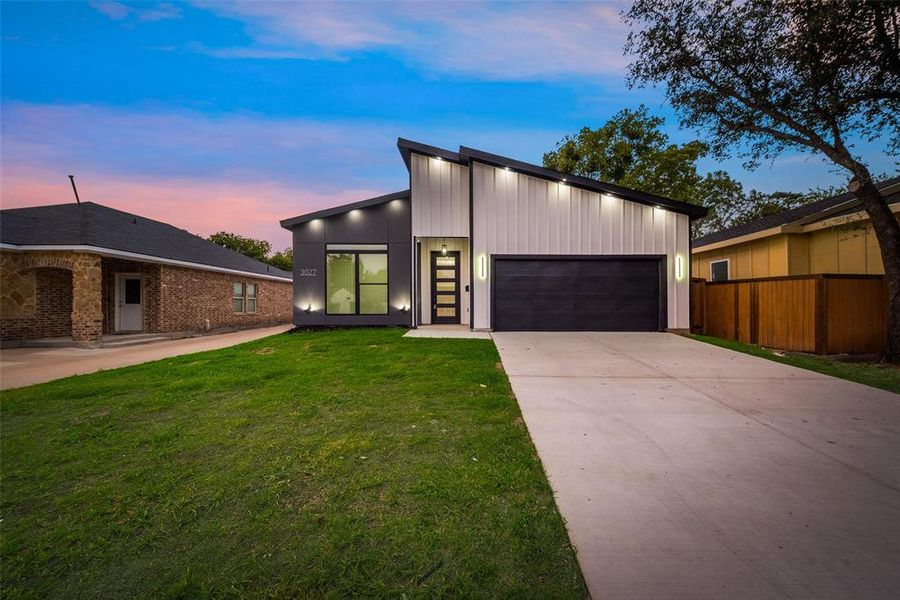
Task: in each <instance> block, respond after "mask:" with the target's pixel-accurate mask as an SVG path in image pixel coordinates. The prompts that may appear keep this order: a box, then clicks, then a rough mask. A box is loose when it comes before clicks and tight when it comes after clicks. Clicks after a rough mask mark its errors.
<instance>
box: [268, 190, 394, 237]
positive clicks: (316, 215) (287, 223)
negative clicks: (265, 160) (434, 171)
mask: <svg viewBox="0 0 900 600" xmlns="http://www.w3.org/2000/svg"><path fill="white" fill-rule="evenodd" d="M403 198H409V190H401V191H399V192H393V193H391V194H385V195H383V196H376V197H374V198H367V199H366V200H360V201H359V202H352V203H350V204H342V205H341V206H335V207H333V208H326V209H325V210H318V211H316V212H311V213H306V214H305V215H300V216H297V217H293V218H290V219H284V220H282V221H281V226H282V227H284V228H285V229H290V228H291V227H293V226H294V225H299V224H301V223H307V222H309V221H314V220H315V219H324V218H325V217H331V216H334V215H339V214H341V213H345V212H350V211H351V210H356V209H358V208H366V207H368V206H375V205H376V204H384V203H385V202H390V201H391V200H400V199H403Z"/></svg>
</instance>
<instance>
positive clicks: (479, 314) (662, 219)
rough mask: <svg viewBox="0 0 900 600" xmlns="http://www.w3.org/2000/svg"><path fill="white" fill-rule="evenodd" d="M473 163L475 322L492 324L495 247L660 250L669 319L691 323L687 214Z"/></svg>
mask: <svg viewBox="0 0 900 600" xmlns="http://www.w3.org/2000/svg"><path fill="white" fill-rule="evenodd" d="M472 169H473V173H472V176H473V181H472V193H473V199H474V200H473V207H472V211H473V214H472V219H473V221H472V222H473V240H472V259H473V260H474V265H473V266H474V269H473V270H474V273H475V277H474V282H473V284H474V285H473V290H474V294H475V304H474V315H473V317H474V324H473V327H474V328H475V329H487V328H489V327H490V324H491V315H490V303H489V300H490V289H489V285H490V268H491V266H490V256H491V255H492V254H665V255H666V256H667V260H666V263H667V265H666V268H667V271H668V277H667V279H668V285H667V290H666V292H667V296H666V297H667V306H668V323H669V324H668V326H669V328H670V329H685V328H688V327H689V321H690V315H689V307H688V302H689V293H690V292H689V285H690V278H689V277H688V263H689V261H690V252H689V236H690V226H689V218H688V217H687V215H683V214H679V213H676V212H672V211H670V210H666V209H663V208H658V207H653V206H647V205H645V204H640V203H637V202H631V201H629V200H624V199H622V198H618V197H616V196H611V195H607V194H600V193H597V192H590V191H587V190H582V189H579V188H574V187H571V186H567V185H564V184H563V185H561V184H559V183H556V182H552V181H547V180H545V179H541V178H538V177H532V176H530V175H524V174H520V173H516V172H515V171H507V170H505V169H501V168H497V167H493V166H490V165H485V164H483V163H479V162H474V163H473V166H472ZM413 185H414V186H415V183H414V184H413ZM413 189H414V190H415V187H413ZM413 214H414V215H415V211H414V212H413ZM466 235H468V234H466ZM676 256H679V257H680V260H681V265H682V273H681V278H680V279H679V280H678V281H676V278H675V260H676ZM482 257H486V260H485V273H484V277H482V272H481V270H482V264H481V260H482Z"/></svg>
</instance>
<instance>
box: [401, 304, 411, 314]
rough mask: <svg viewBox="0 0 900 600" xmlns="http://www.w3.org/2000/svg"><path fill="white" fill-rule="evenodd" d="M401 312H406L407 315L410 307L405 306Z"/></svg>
mask: <svg viewBox="0 0 900 600" xmlns="http://www.w3.org/2000/svg"><path fill="white" fill-rule="evenodd" d="M400 312H405V313H406V312H409V307H408V306H407V305H405V304H404V305H403V306H402V307H401V308H400Z"/></svg>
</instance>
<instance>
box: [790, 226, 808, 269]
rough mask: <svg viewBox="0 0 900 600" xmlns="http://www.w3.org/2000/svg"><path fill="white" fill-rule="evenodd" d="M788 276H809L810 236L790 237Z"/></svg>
mask: <svg viewBox="0 0 900 600" xmlns="http://www.w3.org/2000/svg"><path fill="white" fill-rule="evenodd" d="M788 255H789V259H788V261H789V262H788V273H787V274H788V275H808V274H809V236H807V235H796V234H795V235H790V236H788Z"/></svg>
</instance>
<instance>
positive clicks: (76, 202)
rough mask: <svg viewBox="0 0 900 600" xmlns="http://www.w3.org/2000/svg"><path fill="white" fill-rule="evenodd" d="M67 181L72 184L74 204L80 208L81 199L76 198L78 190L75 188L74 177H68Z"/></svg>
mask: <svg viewBox="0 0 900 600" xmlns="http://www.w3.org/2000/svg"><path fill="white" fill-rule="evenodd" d="M69 181H71V182H72V191H73V192H75V204H77V205H79V206H81V198H79V197H78V188H77V187H75V176H74V175H69Z"/></svg>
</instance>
